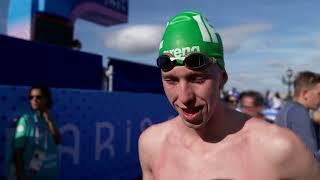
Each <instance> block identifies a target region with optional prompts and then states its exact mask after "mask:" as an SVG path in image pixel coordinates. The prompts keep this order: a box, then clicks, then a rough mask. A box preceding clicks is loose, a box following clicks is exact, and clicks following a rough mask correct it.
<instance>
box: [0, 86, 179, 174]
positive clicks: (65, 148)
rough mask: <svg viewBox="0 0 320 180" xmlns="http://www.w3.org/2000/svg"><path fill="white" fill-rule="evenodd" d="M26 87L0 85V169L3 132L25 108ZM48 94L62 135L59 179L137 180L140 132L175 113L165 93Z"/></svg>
mask: <svg viewBox="0 0 320 180" xmlns="http://www.w3.org/2000/svg"><path fill="white" fill-rule="evenodd" d="M27 92H28V87H13V86H0V138H1V139H0V169H4V167H3V165H4V159H5V157H4V156H5V153H4V149H6V147H5V144H6V134H5V132H6V130H7V129H8V128H9V127H8V126H9V125H10V121H11V120H12V119H13V118H15V117H17V116H18V115H20V114H21V113H23V112H24V111H26V110H27V109H28V100H27ZM52 94H53V102H54V105H53V108H52V113H53V117H54V119H55V120H56V122H57V125H58V127H59V130H60V132H61V133H62V136H63V142H62V145H61V147H60V154H61V156H60V157H61V176H60V178H59V179H68V180H69V179H97V180H98V179H108V180H109V179H111V180H112V179H119V180H120V179H121V180H123V179H136V178H137V177H139V175H140V173H141V172H140V166H139V160H138V137H139V135H140V133H141V132H142V131H143V129H145V128H146V127H148V126H149V125H150V124H154V123H159V122H162V121H164V120H167V119H169V117H172V116H174V115H175V114H176V113H175V112H174V111H173V109H172V108H171V106H170V105H169V103H168V101H167V99H166V97H165V96H163V95H155V94H135V93H107V92H102V91H93V90H91V91H89V90H75V89H54V88H53V89H52ZM1 176H3V171H2V172H1V174H0V177H1Z"/></svg>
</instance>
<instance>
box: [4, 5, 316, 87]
mask: <svg viewBox="0 0 320 180" xmlns="http://www.w3.org/2000/svg"><path fill="white" fill-rule="evenodd" d="M30 1H31V0H12V4H11V5H10V8H9V22H10V23H9V26H8V33H9V34H11V35H15V36H20V37H24V38H28V29H29V28H30V25H28V23H30V15H29V14H28V13H30V12H29V11H30V7H31V5H30ZM0 5H1V4H0ZM319 7H320V1H319V0H309V1H306V0H278V1H275V0H260V1H257V0H242V1H239V0H224V1H221V0H189V1H186V0H161V1H156V0H138V1H136V0H129V22H128V23H127V24H121V25H116V26H112V27H103V26H99V25H96V24H94V23H91V22H87V21H84V20H81V19H79V20H77V21H76V26H75V38H78V39H80V40H81V42H82V45H83V49H82V50H83V51H86V52H91V53H96V54H101V55H103V57H104V59H107V57H109V56H111V57H118V58H123V59H127V60H130V61H134V62H139V63H145V64H152V65H154V64H155V59H156V57H157V49H158V44H159V42H160V38H161V35H162V31H163V28H164V26H165V24H166V21H167V20H168V19H169V18H170V17H171V16H173V15H175V14H176V13H177V12H179V11H183V10H196V11H199V12H201V13H202V14H203V15H204V16H206V17H207V19H208V20H209V22H210V24H212V25H213V26H214V27H215V29H216V30H217V31H218V32H219V33H220V34H221V36H222V41H223V43H224V49H225V62H226V69H227V71H228V74H229V81H228V83H227V85H226V89H230V88H231V87H237V88H239V89H240V90H247V89H256V90H259V91H265V90H267V89H270V90H273V91H281V92H285V91H286V87H285V86H284V85H283V84H282V82H281V77H282V76H283V75H284V73H285V71H286V69H287V68H292V69H293V70H294V71H295V72H297V71H301V70H312V71H316V72H320V70H319V67H320V51H319V49H320V19H319V14H320V13H319ZM28 8H29V9H28ZM0 10H1V9H0ZM0 12H1V11H0ZM0 14H1V13H0ZM28 21H29V22H28ZM106 62H107V60H105V61H104V63H106Z"/></svg>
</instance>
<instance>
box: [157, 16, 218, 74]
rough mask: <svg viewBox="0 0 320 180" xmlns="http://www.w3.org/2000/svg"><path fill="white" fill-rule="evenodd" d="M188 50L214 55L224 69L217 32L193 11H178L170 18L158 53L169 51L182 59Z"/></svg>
mask: <svg viewBox="0 0 320 180" xmlns="http://www.w3.org/2000/svg"><path fill="white" fill-rule="evenodd" d="M189 52H200V53H203V54H205V55H207V56H209V57H214V58H216V59H217V60H218V61H217V63H218V65H219V66H220V67H221V68H222V69H224V58H223V45H222V41H221V37H220V35H219V33H217V32H216V31H215V30H214V28H213V27H212V26H211V25H209V23H208V21H207V20H206V18H205V17H203V16H202V15H201V14H200V13H198V12H194V11H185V12H181V13H178V14H177V15H176V16H174V17H173V18H171V19H170V21H169V22H168V23H167V27H166V29H165V31H164V34H163V37H162V41H161V43H160V47H159V55H162V54H165V53H170V54H172V55H173V56H175V57H176V58H178V59H180V58H182V59H180V60H183V59H184V58H183V57H185V55H186V54H187V53H189Z"/></svg>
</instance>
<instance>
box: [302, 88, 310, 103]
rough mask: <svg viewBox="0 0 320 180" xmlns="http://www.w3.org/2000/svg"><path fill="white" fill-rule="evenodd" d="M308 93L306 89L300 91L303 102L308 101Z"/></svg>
mask: <svg viewBox="0 0 320 180" xmlns="http://www.w3.org/2000/svg"><path fill="white" fill-rule="evenodd" d="M308 92H309V90H308V89H306V88H304V89H302V91H301V96H302V98H303V100H305V101H307V100H308V96H307V93H308Z"/></svg>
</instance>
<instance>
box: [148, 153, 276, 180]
mask: <svg viewBox="0 0 320 180" xmlns="http://www.w3.org/2000/svg"><path fill="white" fill-rule="evenodd" d="M256 157H257V156H256V155H255V154H253V153H252V152H251V151H249V150H247V149H246V148H241V147H239V149H223V150H221V151H206V152H191V151H189V150H187V149H184V148H181V147H170V148H166V149H163V150H162V151H161V153H160V154H159V156H158V158H157V160H156V161H155V162H154V166H153V173H154V177H155V179H158V180H162V179H165V180H170V179H184V180H189V179H190V180H200V179H201V180H256V179H259V180H276V179H277V178H275V176H274V175H273V174H272V173H270V172H271V170H270V169H268V167H267V166H266V165H265V163H264V162H262V161H261V160H260V159H259V158H256Z"/></svg>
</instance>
